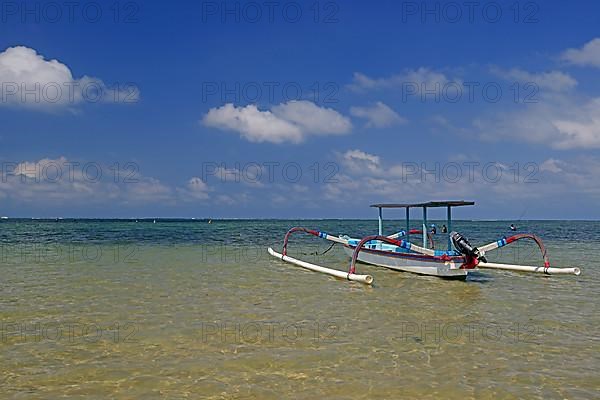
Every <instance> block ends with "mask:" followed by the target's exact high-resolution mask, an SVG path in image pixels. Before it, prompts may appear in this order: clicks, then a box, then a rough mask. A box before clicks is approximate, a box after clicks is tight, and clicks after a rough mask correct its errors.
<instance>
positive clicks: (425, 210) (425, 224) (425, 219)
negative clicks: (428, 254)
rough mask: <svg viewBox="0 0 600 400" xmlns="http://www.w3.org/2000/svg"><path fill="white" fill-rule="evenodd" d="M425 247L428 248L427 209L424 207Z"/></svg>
mask: <svg viewBox="0 0 600 400" xmlns="http://www.w3.org/2000/svg"><path fill="white" fill-rule="evenodd" d="M423 247H424V248H427V207H423Z"/></svg>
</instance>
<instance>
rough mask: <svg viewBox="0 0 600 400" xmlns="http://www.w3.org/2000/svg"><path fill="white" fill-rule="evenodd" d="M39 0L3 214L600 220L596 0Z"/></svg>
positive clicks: (27, 21)
mask: <svg viewBox="0 0 600 400" xmlns="http://www.w3.org/2000/svg"><path fill="white" fill-rule="evenodd" d="M24 4H25V5H24ZM24 4H23V3H20V2H14V3H12V2H5V3H3V5H2V7H1V9H0V82H2V87H1V93H0V94H1V95H2V96H1V98H0V118H1V121H2V124H1V126H0V165H1V166H2V169H1V171H0V172H1V179H0V215H7V216H33V217H58V216H63V217H125V218H127V217H197V218H201V217H212V218H220V217H235V218H256V217H258V218H260V217H264V218H286V217H290V218H296V217H299V218H310V217H320V218H329V217H331V218H338V217H344V218H353V217H357V218H363V217H371V216H373V213H372V210H370V209H369V208H368V207H367V205H368V204H370V203H372V202H386V201H389V202H401V201H422V200H440V199H466V200H475V201H476V202H477V207H475V208H472V209H470V210H461V211H460V214H461V215H459V216H458V217H464V218H491V219H518V218H531V219H535V218H550V219H563V218H564V219H569V218H583V219H598V218H600V209H599V208H598V207H597V206H596V205H597V204H598V203H599V199H600V183H599V180H598V179H597V177H598V173H600V154H599V150H598V149H600V81H599V80H598V79H597V77H598V74H600V30H599V29H598V26H599V24H598V22H599V21H598V15H600V12H599V11H600V5H598V4H596V3H595V2H578V3H573V4H567V3H566V2H559V1H544V2H526V1H524V2H514V1H511V2H486V1H482V2H475V3H468V2H466V3H463V2H427V3H426V4H424V3H422V2H398V1H387V2H384V1H381V2H377V3H376V4H371V3H368V2H341V1H318V2H315V1H307V2H292V1H274V2H270V3H269V2H235V1H225V2H221V1H218V2H212V1H201V2H178V3H177V4H176V5H173V4H167V3H165V2H135V1H134V2H118V3H110V4H109V3H106V4H104V3H96V2H85V1H84V2H75V3H74V5H73V6H71V7H72V8H69V6H68V5H66V4H68V2H67V3H61V2H25V3H24ZM70 4H72V3H70ZM468 4H472V6H468ZM23 7H27V8H26V9H24V8H23ZM98 12H100V14H98ZM57 88H59V89H57ZM428 171H429V172H428ZM299 174H301V176H300V175H299ZM100 175H101V176H100Z"/></svg>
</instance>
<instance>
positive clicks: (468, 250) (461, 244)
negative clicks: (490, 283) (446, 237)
mask: <svg viewBox="0 0 600 400" xmlns="http://www.w3.org/2000/svg"><path fill="white" fill-rule="evenodd" d="M450 239H452V244H453V245H454V247H455V248H456V250H457V251H458V252H459V253H460V254H463V255H465V256H467V257H469V258H474V259H477V260H481V261H483V262H487V260H486V258H485V256H482V255H481V254H480V253H479V249H478V248H477V247H473V246H471V243H469V241H468V240H467V238H466V237H464V236H463V235H461V234H460V233H458V232H452V233H450Z"/></svg>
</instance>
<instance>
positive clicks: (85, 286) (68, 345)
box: [0, 220, 600, 399]
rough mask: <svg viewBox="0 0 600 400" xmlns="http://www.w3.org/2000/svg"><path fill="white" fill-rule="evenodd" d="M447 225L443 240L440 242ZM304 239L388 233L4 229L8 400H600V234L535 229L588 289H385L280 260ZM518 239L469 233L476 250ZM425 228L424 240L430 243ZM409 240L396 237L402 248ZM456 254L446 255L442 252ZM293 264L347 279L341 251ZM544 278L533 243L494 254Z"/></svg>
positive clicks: (482, 225) (548, 225) (1, 260)
mask: <svg viewBox="0 0 600 400" xmlns="http://www.w3.org/2000/svg"><path fill="white" fill-rule="evenodd" d="M441 223H442V222H441V221H440V222H439V223H438V225H439V226H441ZM294 225H301V226H307V227H311V228H319V229H321V230H324V231H327V232H330V233H335V234H338V233H340V234H341V233H345V234H350V235H352V236H355V237H357V236H361V235H365V234H370V233H374V232H375V231H376V229H377V222H376V221H363V220H360V221H354V220H323V221H281V220H255V221H253V220H239V221H213V223H212V224H208V223H207V221H200V220H198V221H176V220H169V221H167V220H157V222H156V223H153V221H152V220H149V221H148V220H143V221H139V222H135V221H101V220H61V221H32V220H4V221H1V222H0V251H1V252H0V276H1V277H2V278H1V279H2V281H1V283H0V322H1V323H2V325H1V326H0V328H1V331H0V334H1V337H0V339H1V340H0V353H1V354H2V363H1V364H0V371H1V373H0V388H1V389H0V390H1V392H2V398H56V397H59V396H61V395H64V394H67V395H79V396H85V397H86V398H99V399H100V398H102V399H104V398H109V397H121V398H133V397H137V398H142V397H143V398H153V397H164V398H184V397H190V398H215V399H218V398H260V399H281V398H301V399H302V398H305V399H314V398H325V397H326V398H340V399H342V398H344V399H347V398H353V399H354V398H356V399H362V398H364V399H374V398H375V399H376V398H382V399H387V398H450V399H452V398H456V399H463V398H477V399H486V398H489V399H497V398H540V399H541V398H561V399H562V398H569V399H574V398H581V399H590V398H595V397H596V398H597V397H598V396H599V393H600V378H599V376H600V374H598V370H600V355H599V354H600V352H599V350H600V334H599V333H598V332H599V328H600V313H599V308H598V304H599V301H598V295H599V293H600V269H599V268H598V266H597V262H598V260H599V259H600V223H599V222H585V221H573V222H569V221H567V222H565V221H560V222H555V221H521V222H520V226H519V228H520V231H533V232H536V233H538V234H539V235H541V236H542V237H543V239H544V241H545V243H546V244H547V247H548V250H549V254H550V261H551V262H552V264H553V265H555V266H580V267H582V269H583V273H582V275H581V276H579V277H575V276H560V277H556V276H555V277H545V276H541V275H525V274H518V273H512V272H501V271H485V272H478V273H474V274H473V275H472V276H470V277H469V279H468V280H467V281H466V282H455V281H445V280H441V279H438V278H430V277H420V276H415V275H411V274H406V273H398V272H393V271H389V270H386V269H381V268H377V267H372V266H367V265H359V267H358V270H359V272H363V273H369V274H371V275H373V276H374V278H375V284H374V285H373V286H372V287H368V286H365V285H362V284H357V283H352V282H346V281H339V280H336V279H334V278H330V277H327V276H325V275H321V274H317V273H312V272H307V271H304V270H302V269H299V268H298V267H295V266H292V265H289V264H284V263H282V262H281V261H279V260H276V259H274V258H271V257H270V256H269V255H268V254H267V252H266V247H268V246H273V247H275V248H276V249H280V247H281V242H282V238H283V235H284V233H285V232H286V231H287V229H288V228H289V227H291V226H294ZM507 225H508V223H507V222H502V221H499V222H470V221H457V222H456V223H455V226H454V228H455V229H456V230H458V231H460V232H462V233H464V234H466V236H467V237H468V238H469V239H470V240H471V241H472V242H473V243H474V244H482V243H487V242H489V241H492V240H495V239H498V238H499V237H501V236H502V235H503V234H508V232H507ZM413 227H418V226H413ZM402 228H404V223H403V222H402V221H387V223H386V233H388V234H389V233H392V232H393V231H397V230H400V229H402ZM436 240H437V242H438V243H440V244H441V245H442V246H443V244H444V243H445V237H444V236H442V235H438V236H437V237H436ZM327 247H328V243H324V242H321V241H319V240H318V239H316V238H313V237H303V236H301V235H299V236H295V237H294V238H293V239H292V242H291V244H290V254H291V255H295V256H298V257H299V258H302V259H304V260H307V261H311V262H316V263H318V264H321V265H326V266H329V267H334V268H339V269H343V270H345V269H346V268H347V267H348V260H347V258H346V257H345V256H344V254H343V253H342V251H341V249H339V248H338V247H337V246H336V247H334V248H333V249H332V250H331V251H330V252H328V253H327V254H325V255H315V254H314V253H315V252H322V251H324V250H325V249H327ZM489 255H490V259H492V260H494V261H505V262H521V263H535V264H537V263H539V261H540V256H539V252H538V250H537V248H536V247H535V246H533V245H532V244H530V243H521V242H519V243H518V244H515V245H511V246H508V247H507V248H505V249H502V250H501V251H499V252H497V253H496V254H495V255H493V253H490V254H489Z"/></svg>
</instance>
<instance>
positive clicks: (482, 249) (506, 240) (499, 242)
mask: <svg viewBox="0 0 600 400" xmlns="http://www.w3.org/2000/svg"><path fill="white" fill-rule="evenodd" d="M521 239H531V240H533V241H534V242H535V243H536V244H537V245H538V247H539V248H540V251H541V252H542V258H543V259H544V268H550V260H548V254H547V252H546V246H544V242H542V239H540V238H539V237H538V236H536V235H534V234H531V233H519V234H517V235H513V236H510V237H503V238H502V239H500V240H497V241H495V242H492V243H489V244H486V245H485V246H480V247H478V249H479V251H480V252H481V254H482V255H483V254H485V253H486V252H488V251H491V250H496V249H497V248H500V247H504V246H506V245H507V244H511V243H513V242H516V241H517V240H521Z"/></svg>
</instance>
